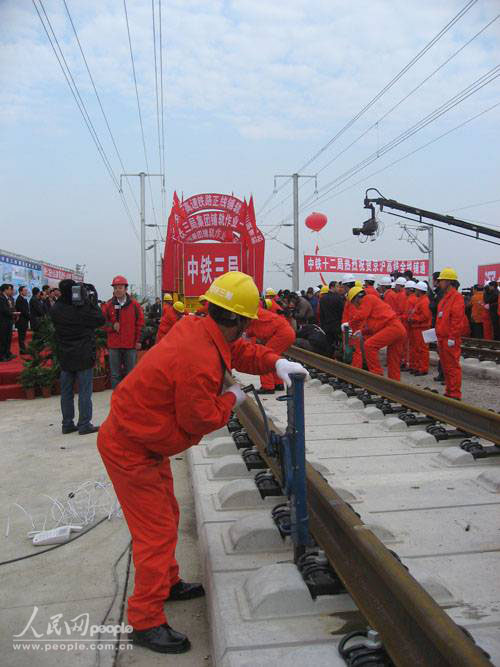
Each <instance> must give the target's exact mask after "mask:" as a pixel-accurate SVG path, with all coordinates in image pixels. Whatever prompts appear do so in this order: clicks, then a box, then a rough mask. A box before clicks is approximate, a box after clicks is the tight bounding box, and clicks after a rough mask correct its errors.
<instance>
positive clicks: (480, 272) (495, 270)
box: [477, 264, 500, 285]
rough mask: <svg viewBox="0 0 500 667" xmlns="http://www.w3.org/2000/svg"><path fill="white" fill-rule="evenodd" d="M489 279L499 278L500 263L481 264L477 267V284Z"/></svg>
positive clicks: (482, 283)
mask: <svg viewBox="0 0 500 667" xmlns="http://www.w3.org/2000/svg"><path fill="white" fill-rule="evenodd" d="M490 280H500V264H482V265H479V266H478V267H477V282H478V285H484V283H486V282H489V281H490Z"/></svg>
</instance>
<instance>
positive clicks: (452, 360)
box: [436, 268, 465, 400]
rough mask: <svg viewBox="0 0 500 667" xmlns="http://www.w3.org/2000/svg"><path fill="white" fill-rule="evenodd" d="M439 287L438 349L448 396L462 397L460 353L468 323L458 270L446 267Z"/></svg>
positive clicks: (439, 277) (440, 276)
mask: <svg viewBox="0 0 500 667" xmlns="http://www.w3.org/2000/svg"><path fill="white" fill-rule="evenodd" d="M438 282H439V288H440V289H441V290H442V292H443V296H442V298H441V301H440V302H439V303H438V307H437V314H436V336H437V339H438V352H439V359H440V360H441V366H442V367H443V375H444V382H445V393H444V395H445V396H448V398H456V399H457V400H461V398H462V368H461V366H460V354H461V348H462V331H463V329H464V326H465V303H464V297H463V296H462V295H461V294H460V293H459V292H458V291H457V288H458V286H459V282H458V276H457V272H456V271H455V269H451V268H446V269H443V270H442V271H441V273H440V274H439V276H438Z"/></svg>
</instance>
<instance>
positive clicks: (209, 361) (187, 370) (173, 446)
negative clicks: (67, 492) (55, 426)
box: [97, 317, 279, 630]
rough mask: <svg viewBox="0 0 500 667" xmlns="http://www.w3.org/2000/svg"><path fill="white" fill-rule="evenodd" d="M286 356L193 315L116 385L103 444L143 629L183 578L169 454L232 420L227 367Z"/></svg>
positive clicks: (133, 605) (267, 364)
mask: <svg viewBox="0 0 500 667" xmlns="http://www.w3.org/2000/svg"><path fill="white" fill-rule="evenodd" d="M278 359H279V356H278V355H277V354H275V353H274V352H272V351H271V350H269V349H268V348H266V347H262V346H260V345H254V344H252V343H250V342H249V341H244V340H242V339H239V340H238V341H236V342H235V343H233V344H232V345H230V344H229V343H227V341H226V340H225V338H224V337H223V335H222V332H221V330H220V329H219V327H218V326H217V324H216V323H215V322H214V321H213V320H212V318H211V317H185V318H182V319H181V321H180V322H179V323H178V324H177V325H176V326H175V327H174V328H173V329H172V331H171V332H170V334H169V335H168V336H166V337H165V338H164V339H163V340H161V341H160V343H159V344H158V345H155V346H154V347H153V348H151V349H150V350H149V351H148V353H147V354H146V355H145V356H144V358H143V360H142V362H141V363H140V364H139V365H138V366H136V367H135V368H134V369H133V370H132V371H131V372H130V373H129V374H128V375H127V377H126V378H125V379H124V380H122V382H120V384H119V385H118V387H117V388H116V389H115V391H114V393H113V396H112V399H111V410H110V413H109V416H108V417H107V419H106V421H105V422H104V423H103V424H102V425H101V427H100V429H99V434H98V438H97V447H98V449H99V452H100V454H101V457H102V459H103V461H104V465H105V466H106V469H107V471H108V474H109V476H110V478H111V481H112V483H113V486H114V488H115V491H116V495H117V497H118V500H119V501H120V503H121V506H122V509H123V513H124V515H125V519H126V521H127V524H128V527H129V530H130V533H131V535H132V553H133V558H134V565H135V585H134V591H133V593H132V595H131V597H130V598H129V600H128V620H129V623H130V625H132V626H133V627H134V628H135V629H137V630H144V629H146V628H151V627H155V626H157V625H161V624H162V623H166V619H165V613H164V610H163V605H164V603H165V600H166V599H167V598H168V596H169V592H170V588H171V587H172V585H173V584H175V583H177V582H178V581H179V567H178V565H177V561H176V559H175V547H176V544H177V526H178V518H179V508H178V504H177V500H176V499H175V495H174V488H173V480H172V473H171V470H170V462H169V457H170V456H173V455H174V454H178V453H179V452H182V451H184V450H185V449H188V448H189V447H191V446H192V445H196V444H198V443H199V441H200V440H201V438H202V437H203V435H205V434H206V433H210V432H211V431H214V430H216V429H218V428H221V427H222V426H224V424H226V422H227V421H228V419H229V417H230V415H231V411H232V409H233V408H234V404H235V397H234V395H233V394H232V393H230V392H229V393H228V392H224V393H223V389H222V386H223V381H224V372H225V371H226V369H227V370H230V369H231V368H233V367H235V368H237V369H238V370H240V371H242V372H244V373H253V374H255V373H262V372H266V371H270V370H272V369H273V368H274V366H275V364H276V361H277V360H278Z"/></svg>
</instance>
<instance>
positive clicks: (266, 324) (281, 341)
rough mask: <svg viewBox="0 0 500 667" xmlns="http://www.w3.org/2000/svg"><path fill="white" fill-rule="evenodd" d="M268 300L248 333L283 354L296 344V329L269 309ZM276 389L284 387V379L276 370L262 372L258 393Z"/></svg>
mask: <svg viewBox="0 0 500 667" xmlns="http://www.w3.org/2000/svg"><path fill="white" fill-rule="evenodd" d="M267 301H268V300H267V299H265V303H266V308H262V307H260V306H259V308H258V312H257V317H256V318H255V319H254V320H253V321H252V322H251V323H250V325H249V327H248V329H247V330H246V335H247V336H248V337H249V338H251V339H254V340H256V341H257V342H258V343H262V345H265V346H266V347H267V348H269V349H270V350H272V351H273V352H276V354H283V352H285V350H288V348H289V347H290V345H293V344H294V342H295V331H294V330H293V328H292V327H291V326H290V324H288V321H287V320H286V319H285V318H284V317H283V316H281V315H277V314H276V313H273V312H271V310H268V304H267ZM275 389H276V390H278V391H281V390H282V389H284V387H283V380H282V379H281V378H280V377H279V375H278V374H277V373H276V372H275V371H274V370H273V371H271V372H270V373H265V374H262V375H261V376H260V389H259V390H258V391H257V393H258V394H274V391H275Z"/></svg>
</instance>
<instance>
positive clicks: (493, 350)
mask: <svg viewBox="0 0 500 667" xmlns="http://www.w3.org/2000/svg"><path fill="white" fill-rule="evenodd" d="M462 356H463V357H465V358H467V357H476V358H478V359H479V360H480V361H494V362H495V363H496V364H500V341H498V340H484V339H481V338H463V339H462Z"/></svg>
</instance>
